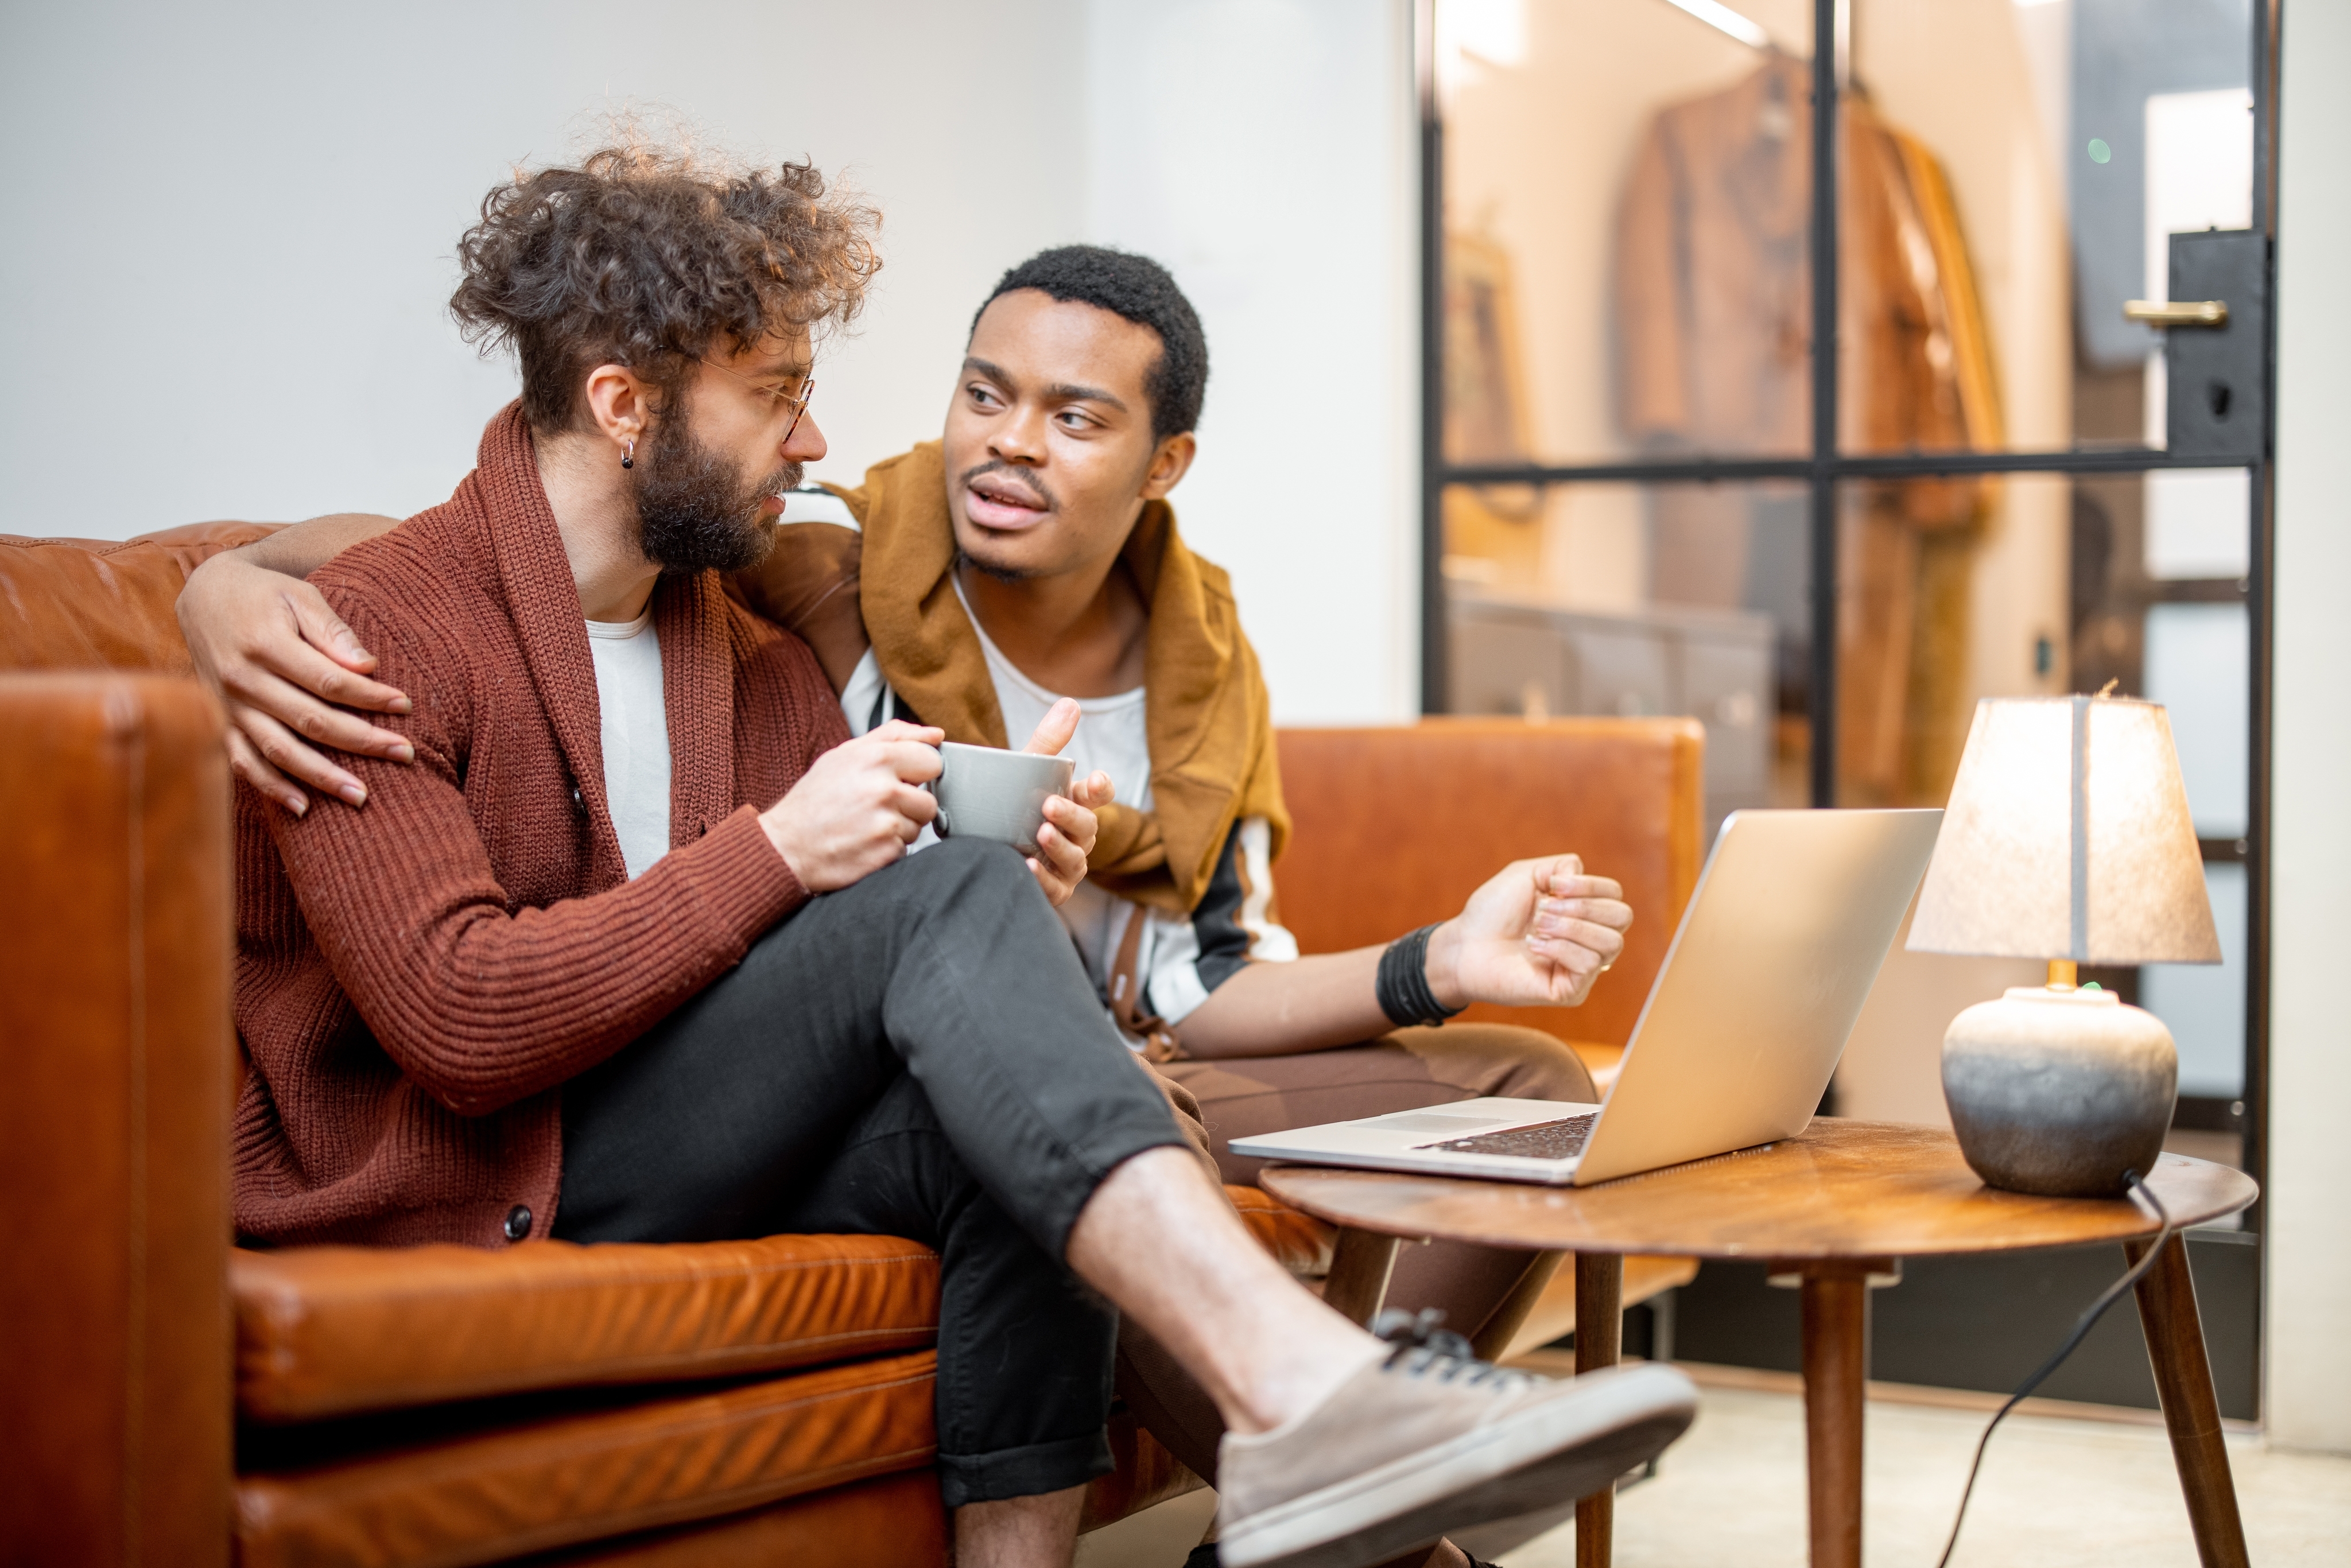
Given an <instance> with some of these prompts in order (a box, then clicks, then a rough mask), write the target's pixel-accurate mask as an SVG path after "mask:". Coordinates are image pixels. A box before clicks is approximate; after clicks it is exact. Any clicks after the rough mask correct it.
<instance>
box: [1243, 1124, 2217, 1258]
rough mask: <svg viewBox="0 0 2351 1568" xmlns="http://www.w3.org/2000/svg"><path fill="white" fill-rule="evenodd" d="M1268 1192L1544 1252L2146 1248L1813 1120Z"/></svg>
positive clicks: (1408, 1229) (1872, 1136)
mask: <svg viewBox="0 0 2351 1568" xmlns="http://www.w3.org/2000/svg"><path fill="white" fill-rule="evenodd" d="M2147 1185H2148V1186H2151V1187H2153V1188H2154V1189H2155V1193H2156V1196H2157V1197H2159V1198H2161V1199H2162V1201H2163V1204H2164V1207H2166V1208H2168V1209H2169V1210H2170V1213H2171V1217H2172V1219H2173V1220H2174V1221H2175V1222H2176V1223H2178V1224H2180V1225H2183V1226H2186V1225H2198V1224H2201V1223H2203V1222H2204V1221H2206V1220H2209V1219H2217V1218H2220V1216H2222V1215H2224V1214H2232V1213H2234V1212H2235V1211H2237V1210H2238V1209H2241V1208H2242V1207H2245V1206H2246V1205H2247V1204H2250V1203H2252V1201H2253V1199H2254V1197H2256V1196H2257V1195H2258V1193H2259V1188H2257V1187H2256V1186H2254V1185H2253V1182H2252V1178H2251V1177H2249V1176H2246V1175H2245V1174H2244V1173H2243V1172H2241V1171H2234V1170H2231V1169H2229V1168H2228V1167H2227V1166H2217V1165H2212V1164H2210V1163H2209V1162H2207V1161H2204V1160H2197V1159H2190V1158H2189V1157H2188V1156H2187V1155H2164V1156H2162V1158H2161V1159H2160V1160H2158V1162H2157V1164H2156V1168H2155V1170H2154V1172H2153V1173H2152V1174H2151V1175H2150V1176H2149V1177H2148V1182H2147ZM1259 1186H1262V1187H1264V1188H1265V1190H1266V1191H1268V1192H1270V1193H1272V1194H1273V1195H1274V1196H1275V1197H1279V1198H1280V1199H1281V1200H1282V1201H1283V1202H1285V1203H1288V1204H1290V1205H1291V1206H1293V1207H1298V1208H1302V1209H1304V1210H1305V1211H1306V1212H1307V1213H1309V1214H1311V1215H1313V1216H1315V1217H1316V1218H1322V1219H1327V1220H1330V1221H1331V1222H1332V1223H1333V1224H1336V1225H1346V1226H1353V1227H1359V1228H1364V1229H1367V1230H1381V1231H1385V1232H1386V1233H1388V1234H1389V1235H1392V1236H1403V1237H1422V1236H1427V1237H1436V1238H1439V1239H1447V1240H1454V1241H1475V1242H1481V1243H1484V1244H1485V1245H1488V1246H1492V1247H1523V1248H1540V1249H1544V1250H1546V1251H1550V1250H1560V1251H1577V1252H1591V1251H1597V1252H1670V1253H1678V1254H1682V1255H1685V1256H1688V1257H1697V1258H1747V1259H1756V1260H1771V1259H1789V1260H1801V1259H1808V1258H1852V1257H1890V1258H1917V1257H1932V1256H1936V1255H1938V1254H1946V1253H1958V1252H1999V1251H2026V1250H2030V1249H2034V1248H2041V1247H2082V1246H2088V1245H2091V1244H2093V1243H2097V1242H2105V1241H2125V1240H2129V1239H2133V1238H2137V1237H2143V1236H2152V1235H2153V1234H2155V1230H2156V1226H2155V1222H2154V1221H2153V1220H2151V1219H2149V1218H2147V1216H2146V1215H2145V1214H2143V1213H2141V1212H2140V1211H2139V1209H2138V1208H2137V1207H2136V1206H2134V1205H2133V1204H2131V1203H2130V1202H2128V1201H2127V1200H2126V1199H2122V1198H2074V1197H2027V1196H2026V1195H2024V1194H2022V1193H2013V1192H1999V1191H1996V1190H1994V1189H1993V1188H1991V1187H1988V1186H1984V1185H1983V1183H1982V1182H1981V1181H1980V1180H1979V1179H1978V1178H1977V1176H1976V1174H1975V1173H1974V1172H1973V1171H1971V1170H1970V1169H1969V1168H1968V1166H1967V1162H1966V1161H1965V1160H1963V1159H1961V1158H1960V1157H1959V1145H1958V1144H1957V1143H1956V1142H1955V1141H1953V1139H1952V1137H1951V1135H1950V1134H1949V1133H1945V1132H1941V1131H1938V1130H1937V1129H1934V1128H1930V1127H1914V1126H1907V1125H1897V1124H1892V1123H1884V1122H1850V1121H1842V1120H1838V1119H1835V1118H1832V1117H1826V1116H1823V1117H1820V1118H1818V1119H1816V1120H1815V1121H1814V1122H1813V1124H1812V1126H1811V1127H1810V1128H1809V1129H1807V1130H1806V1131H1805V1132H1804V1133H1802V1134H1800V1135H1799V1136H1796V1137H1793V1138H1789V1139H1786V1140H1784V1141H1782V1142H1781V1143H1777V1144H1766V1145H1762V1146H1761V1147H1760V1148H1755V1149H1749V1150H1744V1151H1742V1152H1740V1153H1738V1154H1733V1155H1718V1156H1717V1157H1715V1158H1713V1159H1709V1160H1696V1161H1693V1162H1691V1163H1690V1164H1688V1165H1683V1166H1668V1167H1667V1168H1666V1169H1664V1170H1660V1171H1651V1172H1649V1173H1648V1174H1647V1175H1646V1176H1626V1177H1625V1178H1624V1179H1622V1180H1620V1181H1612V1182H1604V1183H1602V1184H1600V1185H1599V1186H1589V1187H1553V1186H1530V1185H1522V1184H1519V1183H1513V1182H1498V1181H1472V1180H1463V1179H1459V1178H1452V1177H1445V1176H1397V1175H1390V1174H1388V1173H1385V1172H1376V1171H1347V1170H1334V1169H1327V1168H1322V1167H1313V1166H1272V1167H1270V1168H1269V1169H1268V1170H1266V1172H1265V1173H1264V1174H1263V1175H1262V1176H1260V1177H1259Z"/></svg>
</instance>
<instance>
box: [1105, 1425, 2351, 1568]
mask: <svg viewBox="0 0 2351 1568" xmlns="http://www.w3.org/2000/svg"><path fill="white" fill-rule="evenodd" d="M1983 1422H1984V1416H1981V1415H1980V1414H1978V1413H1976V1412H1972V1411H1959V1410H1938V1409H1930V1408H1920V1407H1917V1406H1909V1405H1898V1404H1884V1403H1878V1402H1875V1401H1873V1402H1872V1404H1871V1405H1870V1406H1869V1413H1868V1416H1867V1427H1866V1433H1867V1439H1866V1440H1867V1450H1866V1451H1867V1470H1866V1473H1865V1479H1864V1483H1863V1485H1864V1510H1865V1521H1864V1525H1863V1552H1864V1556H1865V1560H1866V1561H1868V1562H1869V1563H1872V1564H1873V1565H1874V1568H1932V1565H1933V1563H1934V1562H1935V1559H1936V1556H1937V1555H1938V1553H1939V1552H1941V1551H1942V1548H1943V1538H1944V1535H1945V1534H1946V1532H1947V1531H1949V1529H1950V1525H1951V1511H1952V1509H1953V1508H1954V1507H1955V1506H1956V1505H1957V1503H1958V1501H1959V1485H1960V1483H1961V1481H1962V1480H1964V1479H1966V1476H1967V1465H1968V1457H1969V1454H1970V1451H1971V1450H1972V1448H1973V1447H1974V1444H1975V1440H1976V1437H1977V1435H1978V1434H1979V1433H1980V1432H1981V1431H1982V1430H1983ZM1803 1432H1804V1428H1803V1409H1802V1403H1801V1401H1800V1400H1799V1399H1798V1398H1797V1397H1796V1396H1793V1395H1789V1394H1779V1393H1763V1392H1756V1391H1753V1390H1750V1389H1741V1388H1713V1387H1709V1388H1708V1389H1706V1390H1705V1391H1704V1394H1703V1403H1702V1404H1701V1406H1700V1408H1699V1414H1698V1422H1697V1424H1696V1425H1695V1426H1693V1427H1691V1428H1690V1430H1689V1433H1688V1435H1687V1436H1686V1437H1683V1439H1682V1440H1681V1441H1680V1442H1679V1443H1677V1444H1676V1445H1675V1446H1674V1448H1671V1449H1670V1450H1668V1451H1667V1455H1666V1458H1665V1462H1664V1464H1663V1465H1662V1467H1661V1468H1660V1469H1659V1472H1658V1475H1657V1477H1656V1479H1654V1480H1649V1481H1644V1482H1642V1483H1640V1484H1639V1485H1637V1486H1635V1487H1632V1488H1630V1489H1628V1490H1625V1492H1623V1493H1622V1494H1620V1496H1619V1497H1618V1500H1617V1505H1616V1520H1617V1525H1616V1562H1617V1563H1619V1564H1620V1565H1621V1568H1722V1565H1724V1564H1730V1563H1736V1564H1739V1565H1740V1568H1801V1565H1802V1563H1804V1456H1803ZM2229 1457H2230V1461H2231V1466H2232V1468H2233V1469H2234V1472H2235V1475H2236V1480H2237V1495H2238V1499H2239V1503H2240V1506H2241V1509H2242V1511H2243V1513H2244V1519H2245V1533H2246V1536H2247V1538H2248V1544H2249V1545H2250V1547H2251V1549H2252V1560H2253V1561H2254V1562H2255V1563H2259V1564H2261V1565H2262V1568H2322V1565H2323V1568H2344V1565H2345V1564H2346V1563H2351V1458H2336V1457H2330V1456H2322V1455H2314V1454H2296V1453H2287V1452H2282V1451H2278V1450H2273V1449H2272V1448H2269V1447H2268V1445H2267V1444H2265V1443H2264V1442H2263V1441H2262V1439H2261V1438H2259V1437H2231V1438H2230V1439H2229ZM1207 1506H1208V1505H1207V1498H1206V1497H1205V1496H1198V1497H1194V1498H1185V1499H1178V1500H1176V1502H1175V1503H1173V1504H1168V1505H1165V1507H1164V1508H1162V1509H1158V1510H1154V1511H1153V1512H1152V1514H1151V1515H1145V1516H1143V1517H1141V1518H1138V1519H1136V1520H1134V1521H1128V1523H1127V1525H1126V1526H1124V1527H1122V1528H1121V1529H1120V1530H1118V1531H1106V1532H1104V1534H1105V1535H1113V1534H1115V1535H1117V1536H1118V1539H1115V1540H1105V1539H1103V1538H1102V1537H1101V1536H1097V1537H1091V1538H1089V1539H1088V1541H1087V1542H1086V1545H1085V1547H1084V1548H1083V1549H1081V1552H1080V1553H1079V1563H1080V1564H1081V1568H1174V1565H1175V1564H1177V1563H1182V1562H1183V1560H1184V1554H1185V1552H1186V1551H1188V1550H1189V1549H1190V1546H1191V1544H1192V1542H1195V1541H1197V1540H1198V1539H1199V1531H1200V1529H1201V1526H1202V1525H1203V1524H1204V1523H1205V1522H1206V1517H1207ZM1163 1515H1164V1517H1155V1516H1163ZM1501 1560H1502V1563H1504V1565H1505V1568H1568V1565H1569V1564H1571V1563H1573V1562H1574V1561H1575V1531H1574V1528H1573V1526H1572V1525H1571V1526H1568V1527H1566V1528H1563V1529H1560V1530H1555V1531H1552V1532H1551V1533H1550V1534H1548V1535H1543V1536H1539V1537H1537V1538H1536V1539H1535V1540H1533V1541H1531V1542H1527V1543H1526V1544H1525V1545H1523V1546H1520V1547H1518V1548H1516V1549H1515V1550H1512V1551H1510V1552H1505V1553H1503V1554H1502V1559H1501ZM1951 1562H1952V1564H1953V1568H2072V1565H2074V1564H2080V1565H2082V1568H2090V1565H2092V1564H2096V1565H2098V1568H2108V1565H2112V1564H2122V1563H2127V1564H2130V1565H2131V1568H2174V1565H2177V1568H2194V1564H2195V1563H2196V1548H2195V1545H2194V1542H2192V1541H2191V1540H2190V1538H2189V1533H2188V1514H2187V1511H2186V1509H2185V1508H2183V1507H2182V1506H2181V1503H2180V1500H2179V1479H2178V1477H2177V1474H2176V1473H2175V1472H2174V1471H2173V1469H2172V1468H2171V1449H2170V1446H2169V1444H2168V1442H2167V1441H2166V1439H2165V1437H2164V1434H2163V1430H2162V1428H2161V1427H2152V1426H2147V1427H2139V1426H2126V1425H2116V1424H2113V1423H2110V1422H2103V1421H2086V1420H2071V1419H2057V1418H2050V1417H2041V1416H2010V1417H2009V1418H2008V1420H2006V1421H2005V1422H2003V1423H2001V1429H2000V1432H1999V1435H1998V1436H1996V1437H1993V1438H1992V1443H1991V1452H1990V1453H1989V1454H1988V1455H1987V1456H1986V1458H1985V1459H1984V1470H1983V1477H1982V1479H1980V1481H1978V1482H1977V1485H1976V1497H1975V1501H1974V1502H1973V1503H1972V1504H1971V1505H1970V1508H1969V1510H1968V1524H1967V1530H1966V1531H1965V1532H1964V1533H1963V1534H1962V1535H1961V1537H1960V1539H1959V1551H1958V1552H1956V1553H1954V1554H1953V1556H1952V1559H1951Z"/></svg>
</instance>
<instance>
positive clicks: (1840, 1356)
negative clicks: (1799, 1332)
mask: <svg viewBox="0 0 2351 1568" xmlns="http://www.w3.org/2000/svg"><path fill="white" fill-rule="evenodd" d="M1803 1293H1804V1464H1805V1475H1806V1479H1807V1482H1808V1484H1809V1491H1810V1495H1809V1504H1810V1507H1809V1511H1808V1512H1809V1517H1810V1520H1811V1522H1812V1537H1813V1558H1812V1561H1813V1568H1860V1564H1861V1412H1862V1396H1863V1382H1864V1380H1865V1377H1866V1376H1867V1372H1868V1361H1869V1281H1868V1279H1867V1278H1866V1276H1865V1275H1863V1274H1861V1273H1858V1272H1852V1271H1847V1270H1837V1271H1834V1272H1827V1271H1822V1272H1813V1271H1807V1272H1806V1273H1805V1275H1804V1282H1803Z"/></svg>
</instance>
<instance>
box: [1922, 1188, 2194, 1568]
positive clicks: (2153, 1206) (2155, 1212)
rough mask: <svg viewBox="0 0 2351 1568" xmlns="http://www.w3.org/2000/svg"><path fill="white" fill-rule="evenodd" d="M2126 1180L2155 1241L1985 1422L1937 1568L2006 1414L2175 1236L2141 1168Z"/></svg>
mask: <svg viewBox="0 0 2351 1568" xmlns="http://www.w3.org/2000/svg"><path fill="white" fill-rule="evenodd" d="M2123 1180H2124V1181H2125V1182H2126V1183H2128V1184H2129V1186H2130V1196H2131V1201H2132V1202H2133V1203H2136V1204H2137V1205H2138V1206H2139V1207H2141V1208H2143V1209H2145V1210H2147V1213H2148V1215H2149V1216H2150V1217H2151V1218H2153V1219H2154V1220H2155V1222H2156V1223H2157V1224H2158V1225H2159V1226H2161V1227H2162V1228H2161V1229H2160V1230H2159V1231H2158V1232H2157V1233H2156V1238H2155V1245H2154V1246H2152V1247H2149V1248H2148V1249H2147V1256H2146V1257H2144V1258H2141V1259H2140V1260H2138V1261H2137V1263H2136V1264H2134V1265H2133V1266H2132V1267H2131V1270H2130V1271H2129V1272H2128V1273H2126V1274H2125V1275H2124V1276H2123V1277H2122V1278H2121V1279H2119V1280H2116V1281H2115V1282H2114V1283H2113V1284H2111V1285H2109V1286H2107V1287H2106V1292H2105V1295H2102V1296H2100V1297H2099V1298H2098V1299H2097V1300H2096V1301H2092V1302H2091V1303H2090V1305H2089V1308H2088V1310H2087V1311H2085V1312H2083V1313H2082V1315H2081V1317H2080V1318H2079V1319H2078V1320H2076V1321H2075V1322H2074V1332H2073V1333H2069V1334H2067V1335H2066V1336H2065V1343H2064V1344H2061V1345H2059V1346H2058V1347H2057V1353H2056V1354H2054V1355H2052V1356H2051V1357H2050V1358H2049V1359H2048V1360H2047V1361H2044V1362H2043V1363H2042V1364H2041V1370H2040V1371H2038V1372H2036V1373H2034V1374H2033V1375H2032V1376H2030V1377H2028V1378H2026V1379H2025V1380H2024V1381H2023V1382H2022V1383H2020V1384H2018V1385H2016V1392H2015V1393H2013V1394H2011V1395H2010V1396H2008V1403H2007V1404H2005V1405H2003V1406H2001V1407H2000V1409H1999V1410H1998V1411H1996V1412H1995V1413H1994V1414H1993V1416H1992V1418H1991V1422H1990V1423H1989V1424H1987V1425H1986V1426H1985V1427H1984V1433H1983V1436H1982V1437H1980V1438H1978V1439H1977V1440H1976V1457H1975V1462H1974V1463H1973V1464H1970V1466H1968V1484H1967V1485H1966V1486H1965V1487H1964V1488H1962V1489H1961V1490H1960V1492H1959V1517H1957V1518H1956V1519H1954V1520H1952V1521H1951V1538H1950V1539H1949V1541H1946V1542H1943V1554H1942V1556H1940V1557H1938V1558H1937V1559H1936V1560H1935V1568H1949V1564H1950V1561H1951V1552H1952V1550H1953V1549H1954V1548H1955V1547H1957V1546H1958V1545H1959V1526H1961V1525H1962V1524H1965V1523H1966V1522H1967V1520H1968V1500H1969V1499H1970V1498H1971V1497H1973V1496H1974V1495H1975V1490H1976V1472H1977V1471H1978V1470H1980V1469H1983V1457H1984V1448H1986V1447H1987V1446H1988V1445H1989V1444H1990V1443H1991V1435H1992V1431H1993V1428H1995V1427H1998V1426H1999V1425H2000V1423H2001V1417H2002V1416H2006V1415H2007V1414H2008V1413H2009V1412H2010V1411H2011V1410H2013V1409H2015V1408H2016V1406H2017V1404H2018V1402H2019V1401H2021V1400H2022V1399H2023V1398H2024V1397H2025V1396H2027V1395H2029V1394H2031V1393H2032V1391H2033V1390H2034V1389H2036V1388H2038V1387H2040V1386H2041V1384H2042V1380H2043V1378H2045V1377H2047V1376H2048V1375H2050V1374H2051V1373H2053V1372H2054V1371H2056V1370H2057V1368H2058V1366H2059V1365H2060V1364H2062V1363H2064V1359H2065V1358H2066V1357H2067V1356H2069V1355H2071V1354H2074V1347H2076V1346H2077V1345H2079V1344H2080V1343H2082V1339H2083V1336H2084V1335H2085V1334H2087V1333H2089V1332H2090V1331H2091V1330H2092V1329H2093V1328H2095V1327H2096V1326H2097V1322H2098V1320H2099V1319H2100V1318H2102V1317H2104V1316H2105V1315H2106V1309H2107V1308H2108V1307H2111V1306H2113V1305H2114V1304H2115V1303H2116V1301H2120V1300H2122V1295H2123V1292H2124V1291H2127V1290H2129V1289H2130V1288H2131V1287H2132V1286H2133V1285H2136V1284H2137V1283H2138V1282H2139V1281H2140V1280H2142V1279H2144V1278H2145V1277H2146V1275H2147V1270H2149V1269H2152V1268H2154V1267H2155V1261H2156V1260H2157V1259H2158V1258H2160V1257H2161V1256H2163V1249H2164V1248H2165V1246H2166V1245H2168V1243H2169V1242H2170V1240H2171V1216H2170V1215H2169V1214H2168V1212H2166V1210H2165V1209H2164V1207H2163V1204H2162V1202H2161V1201H2160V1200H2159V1199H2158V1198H2157V1197H2156V1196H2155V1193H2154V1191H2153V1189H2151V1188H2150V1187H2148V1186H2147V1183H2145V1182H2143V1181H2141V1180H2139V1177H2138V1172H2137V1171H2126V1172H2124V1173H2123Z"/></svg>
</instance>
